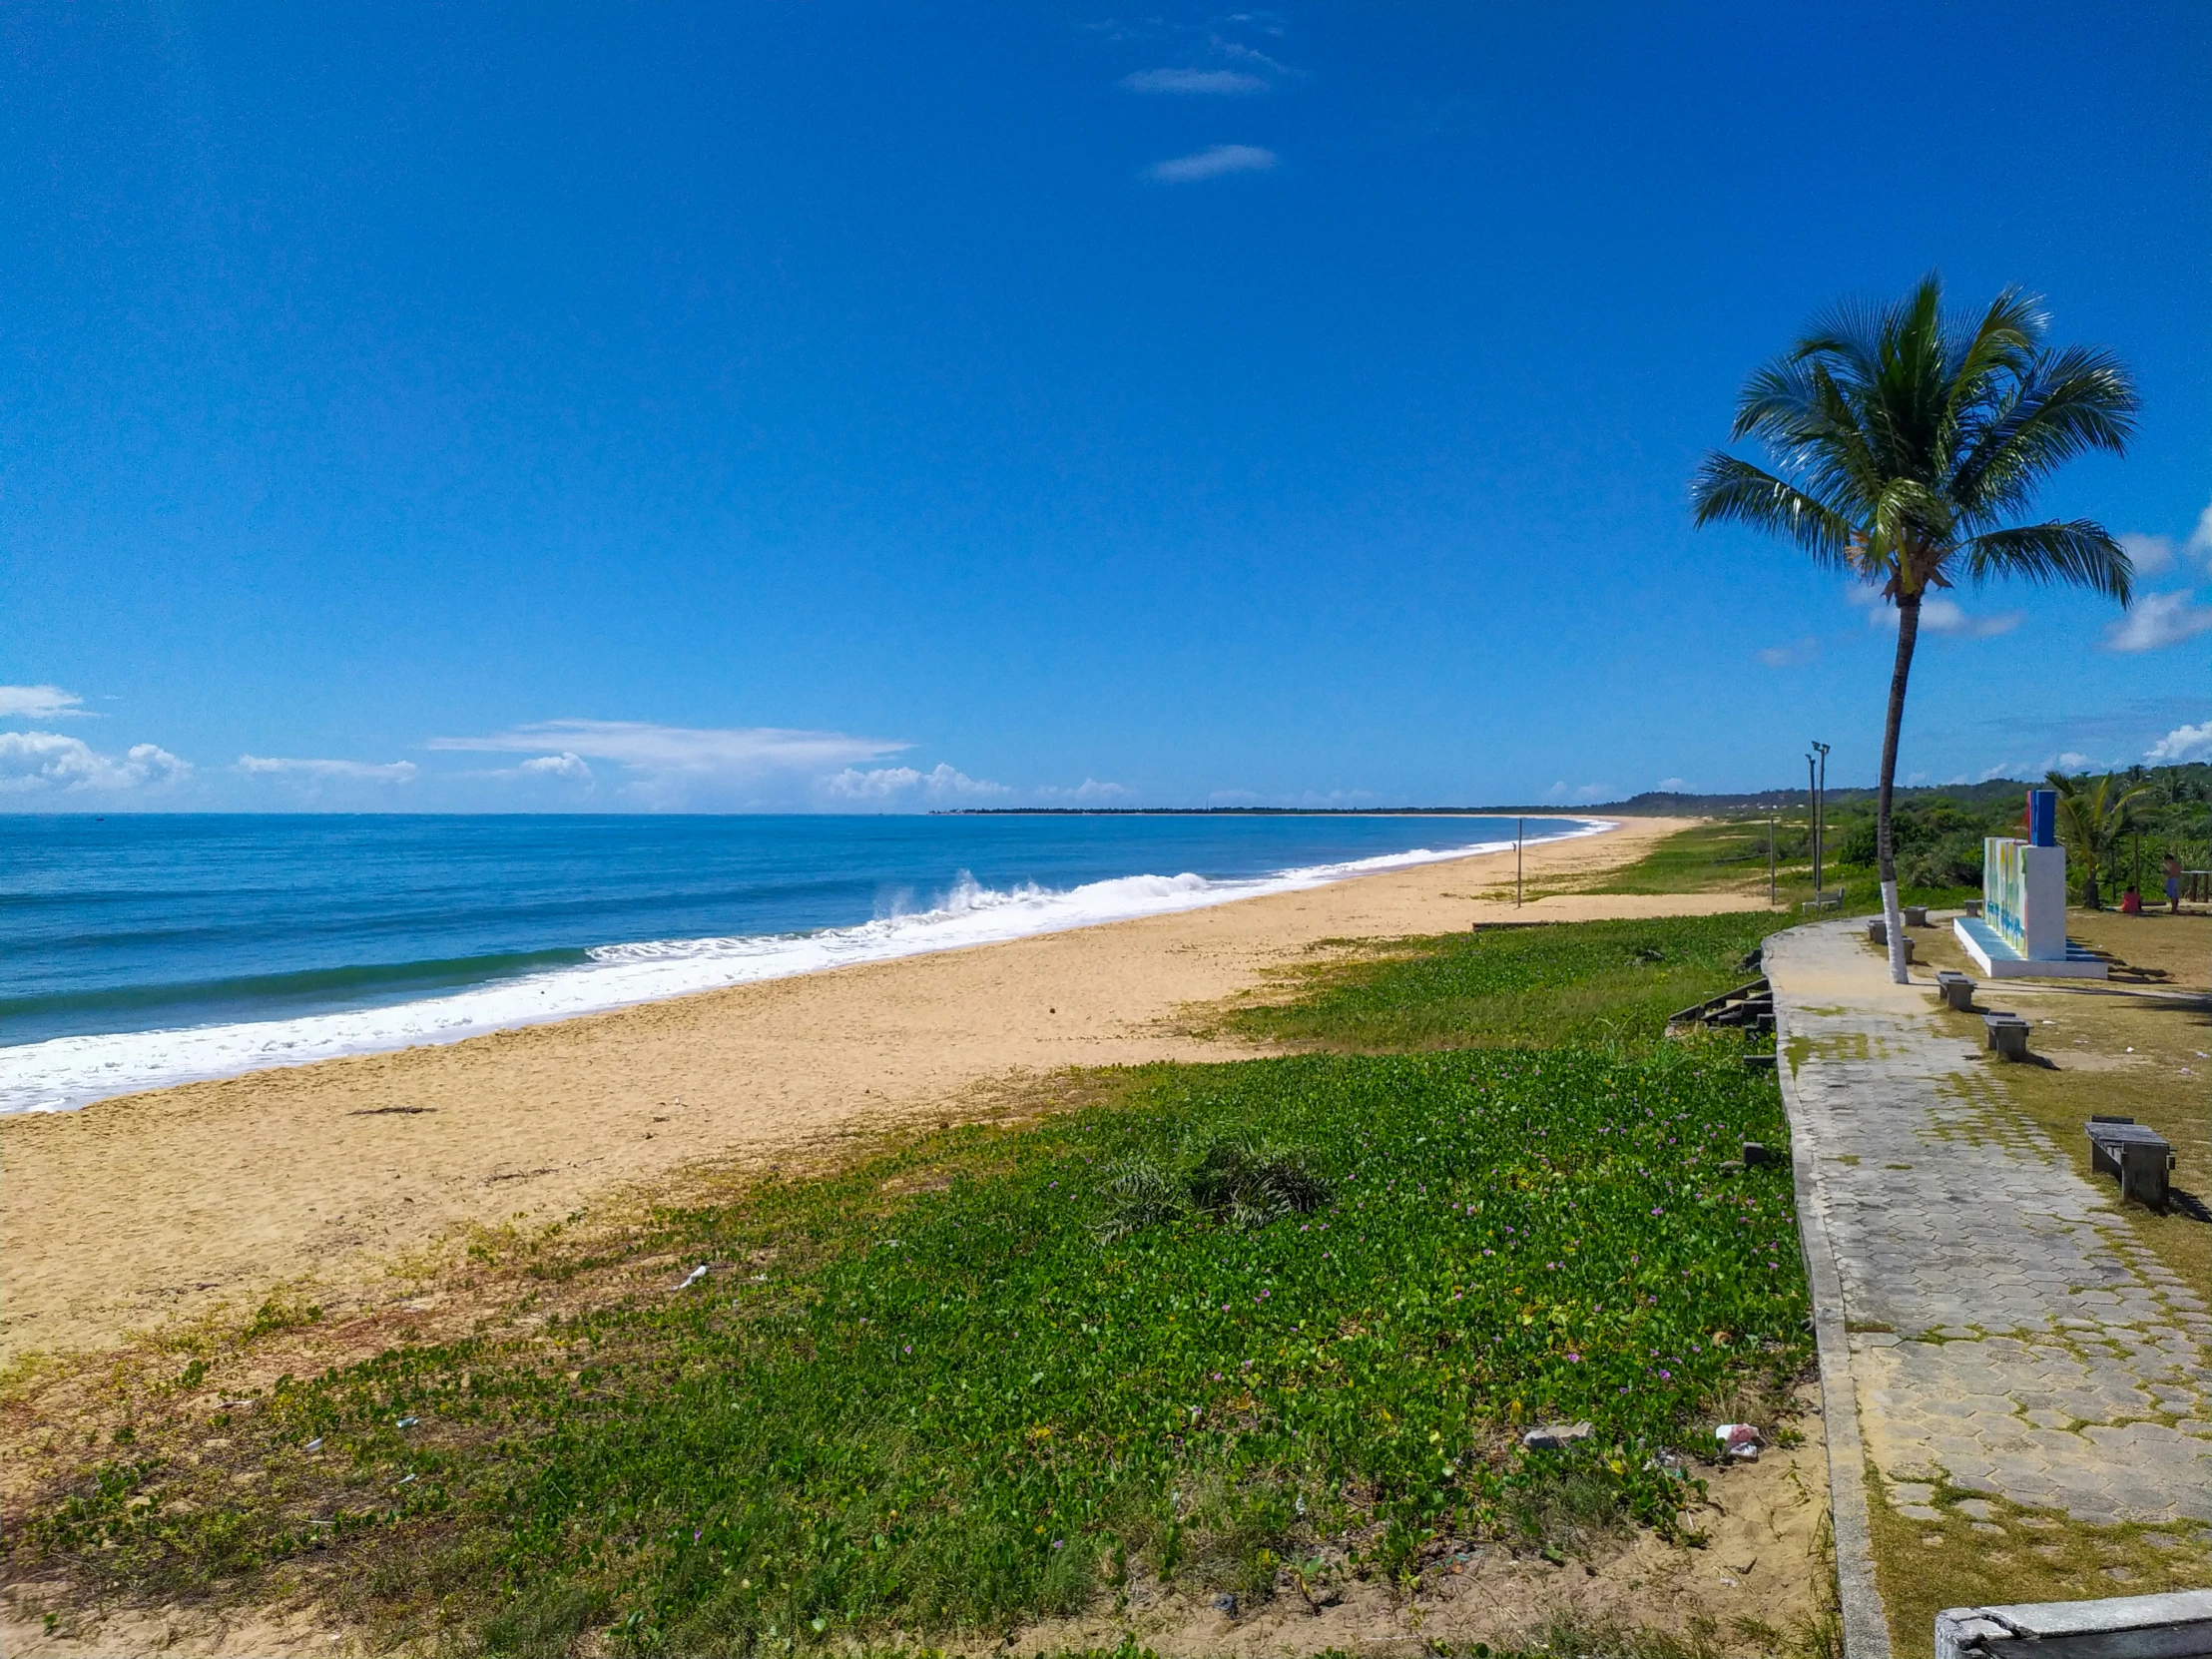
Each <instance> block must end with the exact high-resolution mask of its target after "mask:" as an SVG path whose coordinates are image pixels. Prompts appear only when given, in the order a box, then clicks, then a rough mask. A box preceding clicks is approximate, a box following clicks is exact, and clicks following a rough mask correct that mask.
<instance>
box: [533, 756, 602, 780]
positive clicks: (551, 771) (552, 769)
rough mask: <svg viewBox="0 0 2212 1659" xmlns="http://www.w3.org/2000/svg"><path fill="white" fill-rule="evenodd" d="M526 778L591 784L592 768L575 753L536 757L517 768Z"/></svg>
mask: <svg viewBox="0 0 2212 1659" xmlns="http://www.w3.org/2000/svg"><path fill="white" fill-rule="evenodd" d="M515 771H516V772H518V773H520V774H521V775H522V776H523V777H525V778H559V779H562V780H564V781H565V782H567V783H571V784H588V783H590V782H591V768H590V767H588V766H586V765H585V764H584V758H583V757H582V756H581V755H577V754H574V753H565V754H560V755H535V756H532V757H531V758H530V759H529V760H527V761H524V762H523V763H522V765H520V766H518V767H516V768H515Z"/></svg>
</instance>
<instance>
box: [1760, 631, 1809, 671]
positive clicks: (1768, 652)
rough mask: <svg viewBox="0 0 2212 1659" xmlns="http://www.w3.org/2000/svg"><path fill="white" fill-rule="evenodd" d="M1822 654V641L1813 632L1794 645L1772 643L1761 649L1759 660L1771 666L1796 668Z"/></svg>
mask: <svg viewBox="0 0 2212 1659" xmlns="http://www.w3.org/2000/svg"><path fill="white" fill-rule="evenodd" d="M1820 654H1821V642H1820V641H1819V640H1817V639H1815V638H1814V637H1813V636H1812V635H1811V634H1808V635H1806V636H1805V637H1804V638H1803V639H1801V640H1799V641H1797V642H1796V643H1795V644H1792V645H1770V646H1766V647H1764V648H1762V649H1761V651H1760V652H1759V660H1760V661H1761V662H1762V663H1765V664H1766V665H1767V667H1769V668H1795V667H1797V666H1798V665H1799V664H1800V663H1809V662H1811V661H1812V660H1813V659H1814V658H1815V657H1818V656H1819V655H1820Z"/></svg>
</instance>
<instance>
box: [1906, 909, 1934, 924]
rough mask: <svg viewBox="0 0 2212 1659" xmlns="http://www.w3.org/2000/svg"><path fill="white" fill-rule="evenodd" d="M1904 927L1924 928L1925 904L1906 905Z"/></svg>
mask: <svg viewBox="0 0 2212 1659" xmlns="http://www.w3.org/2000/svg"><path fill="white" fill-rule="evenodd" d="M1905 925H1906V926H1908V927H1926V926H1927V925H1928V906H1927V905H1926V904H1908V905H1906V907H1905Z"/></svg>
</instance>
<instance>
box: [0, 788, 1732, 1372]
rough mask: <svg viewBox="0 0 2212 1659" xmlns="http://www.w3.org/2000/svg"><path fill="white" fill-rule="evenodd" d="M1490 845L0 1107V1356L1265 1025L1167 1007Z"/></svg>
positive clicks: (1640, 827) (1626, 840)
mask: <svg viewBox="0 0 2212 1659" xmlns="http://www.w3.org/2000/svg"><path fill="white" fill-rule="evenodd" d="M1685 822H1687V821H1680V820H1641V821H1628V822H1626V823H1623V824H1622V825H1620V826H1619V827H1618V828H1616V829H1614V830H1607V831H1605V832H1602V833H1598V834H1592V835H1587V836H1582V837H1578V838H1574V839H1562V840H1554V841H1550V842H1547V843H1544V844H1542V845H1540V846H1539V845H1534V844H1531V845H1530V847H1529V849H1528V853H1527V865H1528V869H1529V872H1530V874H1531V875H1532V876H1534V877H1537V878H1539V879H1540V878H1542V877H1544V876H1547V875H1548V876H1553V877H1556V876H1558V875H1561V874H1565V873H1569V872H1580V873H1588V872H1592V871H1595V870H1598V869H1602V868H1610V867H1615V866H1617V865H1619V864H1622V863H1625V862H1628V861H1631V860H1633V859H1634V858H1635V857H1637V856H1639V855H1640V854H1641V853H1642V851H1644V850H1645V849H1646V848H1647V847H1648V846H1649V845H1650V844H1651V843H1652V842H1654V841H1656V840H1658V839H1659V838H1660V837H1662V836H1664V835H1666V834H1668V833H1670V832H1672V831H1673V830H1676V829H1678V828H1681V827H1682V825H1683V824H1684V823H1685ZM1509 849H1510V848H1509V847H1508V850H1509ZM1497 861H1498V855H1497V854H1496V853H1494V852H1492V853H1473V854H1467V855H1464V856H1460V857H1455V858H1451V859H1449V860H1443V861H1437V862H1431V863H1424V864H1417V865H1413V866H1411V867H1408V868H1401V869H1395V870H1389V871H1385V872H1383V873H1379V874H1368V875H1360V876H1353V877H1349V878H1345V879H1341V880H1336V881H1333V882H1329V883H1326V884H1321V885H1315V886H1309V887H1306V888H1302V889H1298V890H1293V891H1286V892H1273V893H1268V894H1265V895H1262V896H1257V897H1250V898H1243V899H1239V900H1235V901H1232V902H1223V903H1216V904H1213V905H1209V906H1206V907H1203V908H1195V909H1187V910H1181V911H1170V912H1166V913H1161V914H1154V915H1148V916H1143V917H1140V918H1137V919H1134V920H1125V921H1114V922H1103V923H1099V924H1097V925H1092V926H1085V927H1075V928H1068V929H1064V930H1060V931H1055V932H1048V933H1036V934H1031V935H1028V936H1025V937H1020V938H1015V939H1012V940H1009V941H1004V942H997V943H991V944H988V945H977V946H972V947H967V948H953V949H946V950H941V951H935V952H931V953H928V954H920V955H907V956H901V957H894V958H890V959H887V960H878V961H870V962H863V963H858V964H855V965H852V966H847V967H840V968H837V969H835V970H834V971H827V972H818V973H808V974H799V975H793V976H789V977H783V978H776V979H767V980H760V981H755V982H752V983H746V984H739V985H734V986H730V987H727V988H724V989H718V990H709V991H703V992H699V993H695V994H691V995H686V996H678V997H672V998H668V999H665V1000H660V1001H653V1002H645V1003H640V1004H636V1005H633V1006H630V1007H626V1008H622V1009H619V1010H616V1011H612V1012H604V1013H593V1014H588V1015H584V1016H582V1017H579V1018H574V1019H569V1020H563V1021H559V1022H557V1023H550V1024H540V1025H531V1026H523V1027H516V1028H510V1029H505V1030H501V1031H497V1032H493V1033H490V1034H488V1035H483V1036H475V1037H470V1038H468V1039H466V1040H463V1041H460V1042H454V1043H447V1044H438V1045H431V1046H417V1047H414V1048H407V1049H400V1050H396V1051H392V1052H385V1053H375V1054H361V1055H353V1056H349V1057H343V1058H336V1059H328V1060H321V1061H317V1062H315V1063H313V1064H308V1065H300V1066H288V1067H282V1068H278V1069H272V1070H264V1071H254V1072H249V1073H247V1074H245V1075H243V1076H234V1077H229V1078H224V1079H221V1080H217V1081H211V1082H200V1083H191V1084H185V1085H182V1086H179V1087H175V1088H169V1089H162V1090H156V1091H151V1092H146V1093H139V1094H128V1095H122V1096H118V1097H114V1098H110V1099H106V1100H102V1101H100V1102H97V1103H96V1104H93V1105H90V1106H87V1107H83V1108H81V1109H79V1110H76V1111H71V1112H54V1113H18V1114H13V1115H10V1116H7V1117H5V1118H0V1163H4V1164H5V1167H6V1170H7V1175H8V1186H7V1194H8V1200H9V1202H8V1203H7V1206H6V1209H5V1213H4V1215H0V1244H4V1248H0V1359H5V1360H7V1361H14V1360H17V1359H19V1358H21V1357H22V1356H23V1355H25V1354H26V1353H28V1352H30V1351H34V1350H37V1351H81V1350H88V1349H98V1348H104V1347H109V1346H112V1345H114V1344H116V1343H118V1342H121V1341H123V1340H125V1339H126V1338H127V1337H128V1335H129V1334H130V1333H131V1332H133V1331H140V1330H147V1329H151V1328H154V1327H157V1326H160V1325H163V1324H166V1323H168V1322H171V1321H175V1320H190V1319H197V1318H202V1317H206V1316H209V1315H211V1314H214V1313H216V1312H218V1311H219V1310H221V1309H223V1308H224V1307H226V1306H229V1307H230V1308H232V1309H233V1310H234V1311H235V1310H237V1309H240V1308H247V1309H250V1308H251V1307H253V1306H254V1305H255V1304H256V1303H258V1302H259V1301H260V1300H261V1298H263V1297H264V1296H266V1295H267V1294H268V1293H269V1291H270V1290H271V1289H272V1288H274V1287H276V1286H277V1285H284V1284H297V1283H305V1282H311V1283H313V1284H314V1285H315V1286H317V1288H318V1289H323V1288H327V1289H329V1290H330V1291H332V1292H343V1291H346V1290H347V1289H348V1288H351V1289H352V1290H353V1291H357V1292H361V1293H363V1294H365V1293H366V1291H367V1288H368V1287H371V1286H373V1285H375V1284H377V1283H380V1282H381V1281H382V1279H383V1275H384V1271H385V1266H386V1264H388V1263H389V1262H390V1261H391V1260H392V1259H393V1258H394V1257H395V1256H397V1255H399V1254H402V1253H404V1252H406V1251H409V1250H414V1249H419V1248H421V1247H423V1246H425V1245H427V1244H430V1243H431V1242H433V1241H434V1240H436V1239H438V1238H440V1237H443V1236H445V1235H447V1234H449V1233H451V1232H452V1231H453V1230H455V1229H456V1228H463V1227H468V1226H472V1225H474V1226H499V1225H505V1224H510V1223H512V1224H518V1225H524V1226H528V1225H532V1224H535V1223H542V1222H544V1221H547V1220H552V1219H558V1218H559V1217H560V1216H562V1215H565V1214H567V1213H570V1212H571V1211H574V1210H576V1209H578V1208H580V1207H582V1206H585V1205H587V1204H591V1203H596V1202H599V1201H602V1200H603V1199H605V1198H606V1197H608V1196H610V1195H612V1194H615V1193H618V1192H621V1191H624V1190H634V1189H636V1188H638V1187H640V1186H642V1185H647V1184H650V1183H653V1182H656V1181H661V1180H665V1179H667V1178H669V1177H671V1176H673V1175H674V1174H675V1173H676V1172H678V1171H680V1170H681V1169H683V1168H685V1167H688V1166H697V1165H700V1164H703V1163H710V1162H719V1163H723V1164H731V1163H735V1164H737V1165H740V1166H743V1165H746V1164H755V1165H766V1164H767V1163H769V1162H772V1161H773V1160H774V1159H775V1158H776V1157H777V1156H779V1155H780V1154H782V1153H783V1152H785V1151H788V1150H791V1149H796V1148H800V1147H804V1146H807V1145H809V1144H815V1143H820V1142H822V1141H824V1140H825V1139H828V1138H831V1137H835V1136H837V1135H841V1134H849V1133H852V1132H854V1131H859V1130H866V1129H878V1128H896V1127H898V1126H899V1125H900V1124H902V1123H914V1122H923V1121H927V1122H934V1121H935V1120H936V1118H937V1116H938V1115H939V1113H940V1111H941V1110H942V1109H943V1108H944V1106H945V1104H946V1103H947V1102H951V1101H955V1100H957V1099H958V1098H959V1097H961V1096H963V1095H966V1094H969V1093H970V1092H971V1091H975V1090H977V1089H989V1088H991V1087H993V1086H1000V1087H1003V1086H1007V1085H1015V1084H1019V1083H1021V1082H1023V1081H1025V1080H1029V1079H1034V1078H1037V1077H1040V1076H1044V1075H1048V1074H1050V1073H1052V1072H1055V1071H1060V1070H1064V1069H1067V1068H1070V1067H1089V1066H1106V1065H1133V1064H1143V1063H1146V1062H1149V1061H1154V1060H1173V1059H1191V1060H1198V1059H1234V1058H1242V1057H1245V1056H1246V1055H1248V1054H1258V1053H1262V1052H1267V1051H1268V1050H1265V1049H1263V1048H1260V1047H1257V1046H1251V1045H1245V1044H1242V1043H1236V1042H1231V1041H1226V1040H1221V1039H1214V1038H1208V1037H1205V1036H1202V1035H1199V1034H1196V1033H1194V1031H1193V1030H1192V1029H1191V1015H1192V1013H1193V1011H1194V1010H1197V1009H1203V1008H1204V1007H1206V1006H1207V1005H1209V1004H1214V1003H1219V1002H1221V1001H1222V1000H1224V999H1226V998H1230V997H1234V996H1238V995H1241V994H1244V993H1247V992H1249V991H1250V990H1252V989H1253V988H1254V987H1255V986H1257V985H1260V984H1262V983H1264V982H1265V980H1266V977H1267V975H1268V973H1269V972H1270V970H1272V969H1279V968H1281V967H1284V966H1286V965H1289V964H1292V963H1296V962H1299V961H1302V960H1310V959H1312V957H1311V953H1312V952H1313V950H1314V949H1315V947H1316V946H1320V945H1323V944H1324V941H1332V940H1345V941H1351V940H1356V939H1361V938H1384V937H1395V936H1403V935H1406V934H1414V933H1436V932H1443V931H1450V930H1455V929H1457V928H1462V927H1465V926H1467V925H1469V924H1470V923H1471V922H1475V921H1485V920H1488V921H1496V920H1504V919H1508V918H1510V917H1512V916H1513V915H1514V914H1515V910H1514V906H1513V905H1512V903H1511V902H1510V899H1509V897H1508V899H1507V900H1506V901H1505V902H1503V903H1500V902H1497V901H1495V900H1493V899H1489V898H1486V897H1485V896H1483V893H1484V889H1487V888H1489V887H1492V886H1494V885H1495V883H1496V880H1497V878H1498V874H1499V871H1498V869H1497ZM1505 873H1506V875H1507V877H1508V880H1509V875H1510V871H1509V869H1508V870H1507V871H1506V872H1505ZM1763 907H1764V906H1763V903H1762V902H1761V901H1760V900H1759V899H1757V898H1755V897H1753V896H1750V895H1745V894H1736V893H1693V894H1660V895H1650V896H1644V895H1597V894H1588V895H1561V896H1555V897H1551V898H1545V899H1540V900H1537V901H1535V902H1532V903H1530V904H1528V905H1527V906H1525V907H1524V908H1523V909H1521V910H1520V911H1519V916H1520V919H1523V920H1539V921H1540V920H1579V919H1588V918H1593V917H1597V916H1634V915H1672V914H1703V913H1710V912H1712V911H1716V910H1726V909H1747V908H1763ZM954 1110H955V1111H956V1110H957V1108H954Z"/></svg>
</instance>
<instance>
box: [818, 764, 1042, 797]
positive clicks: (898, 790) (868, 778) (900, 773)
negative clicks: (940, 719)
mask: <svg viewBox="0 0 2212 1659" xmlns="http://www.w3.org/2000/svg"><path fill="white" fill-rule="evenodd" d="M821 788H822V792H823V794H825V795H827V796H830V798H831V799H833V800H837V801H880V802H891V801H902V800H906V799H908V798H911V797H919V798H921V799H923V800H926V801H985V800H990V799H992V798H993V797H996V796H1005V795H1012V794H1013V793H1014V792H1013V791H1012V790H1010V789H1008V788H1007V787H1006V786H1005V785H1004V784H993V783H991V782H990V781H989V780H987V779H983V778H970V777H969V776H968V775H967V774H966V773H964V772H961V771H959V770H958V769H957V768H955V767H952V766H949V765H947V764H946V763H945V762H943V761H939V762H938V763H937V765H936V766H935V767H934V768H933V769H931V770H930V771H928V772H917V771H915V770H914V769H913V768H912V767H876V768H874V769H872V770H870V771H867V772H861V771H859V770H858V769H856V768H853V767H846V768H845V769H844V770H843V771H842V772H839V773H833V774H832V775H830V777H828V778H825V779H823V780H822V785H821Z"/></svg>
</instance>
